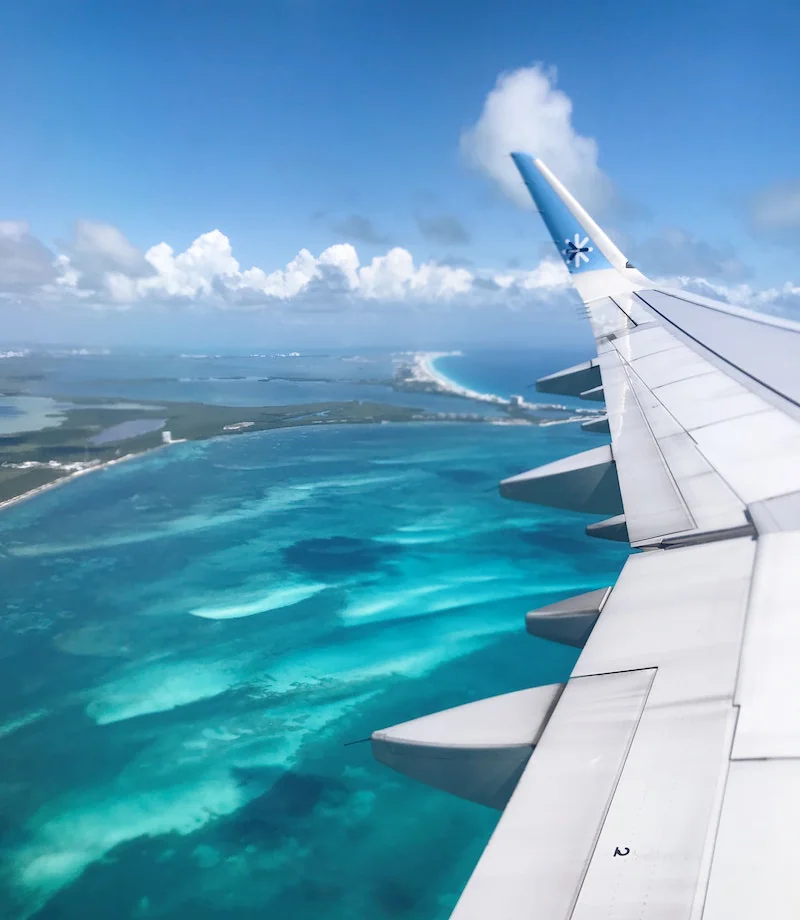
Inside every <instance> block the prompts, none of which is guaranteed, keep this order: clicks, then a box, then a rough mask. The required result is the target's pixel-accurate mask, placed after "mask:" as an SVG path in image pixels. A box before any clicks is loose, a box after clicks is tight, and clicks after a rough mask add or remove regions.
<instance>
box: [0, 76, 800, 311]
mask: <svg viewBox="0 0 800 920" xmlns="http://www.w3.org/2000/svg"><path fill="white" fill-rule="evenodd" d="M514 149H522V150H528V151H531V152H534V153H535V154H536V155H537V156H541V157H542V158H543V159H544V160H546V161H547V162H548V164H549V165H551V166H552V168H553V169H554V171H555V172H556V174H557V175H559V177H560V178H562V179H563V180H564V182H565V183H566V184H567V185H568V187H570V188H571V189H572V190H573V191H574V192H575V193H576V195H577V196H578V197H579V198H580V199H582V200H583V201H584V202H586V203H587V205H588V206H589V208H590V210H601V211H602V210H603V209H604V208H605V207H606V206H608V205H609V203H610V202H611V201H612V199H613V186H612V183H611V182H610V180H609V179H608V177H607V176H606V175H605V174H604V173H603V171H602V170H601V169H600V167H599V165H598V147H597V143H596V141H595V140H594V139H593V138H590V137H585V136H583V135H581V134H579V133H578V132H577V131H576V130H575V127H574V126H573V123H572V101H571V99H570V98H569V96H567V94H566V93H564V92H563V91H562V90H560V89H558V88H557V86H556V72H555V70H554V69H552V68H545V67H544V66H543V65H541V64H534V65H533V66H531V67H525V68H520V69H518V70H515V71H512V72H509V73H504V74H501V75H500V76H499V77H498V79H497V82H496V84H495V86H494V87H493V88H492V89H491V90H490V91H489V93H488V94H487V96H486V98H485V100H484V102H483V106H482V110H481V112H480V114H479V116H478V118H477V120H476V121H475V123H474V124H473V125H471V126H469V127H467V128H466V129H465V130H464V131H463V132H462V135H461V138H460V151H461V154H462V156H463V157H464V158H465V160H466V161H467V162H468V163H469V164H470V165H471V166H473V167H475V168H476V169H477V170H479V171H481V172H482V173H484V174H485V176H486V177H488V178H489V179H490V180H491V181H492V182H493V183H494V184H495V185H496V186H498V187H499V188H500V189H502V191H503V192H504V193H505V194H506V195H507V196H508V197H509V198H511V199H512V200H513V201H514V202H515V203H516V204H518V205H520V206H522V207H524V208H526V209H531V208H532V203H531V201H530V199H529V197H528V195H527V192H526V191H525V189H524V186H523V184H522V182H521V180H520V179H519V176H518V174H517V172H516V170H515V168H514V167H513V164H512V162H511V160H510V157H509V156H508V153H509V151H511V150H514ZM790 191H791V192H792V194H788V193H787V190H786V189H767V190H765V192H764V193H763V195H761V196H760V197H759V198H758V199H757V200H756V201H754V202H753V207H752V209H751V214H752V222H753V225H754V227H755V228H756V229H757V230H760V231H764V232H767V231H773V230H775V229H778V230H782V231H785V230H786V228H787V227H791V226H797V225H798V224H800V209H798V206H797V204H798V201H800V199H798V198H797V195H796V189H795V188H794V187H793V188H792V189H791V190H790ZM360 220H362V221H363V220H364V219H363V218H361V219H360ZM367 223H368V224H369V226H368V228H367V229H368V230H369V231H370V234H371V235H372V237H374V239H372V242H373V243H386V239H385V238H383V237H380V238H379V237H377V236H376V235H375V234H376V231H374V229H373V228H372V225H371V223H370V222H369V221H367ZM418 223H419V224H420V229H421V231H422V232H423V235H424V236H426V237H430V238H436V237H437V236H438V238H440V239H444V238H449V239H450V240H455V241H461V242H467V241H468V240H469V236H468V233H467V231H466V230H465V229H464V228H463V227H462V226H461V225H460V224H459V223H458V221H457V219H456V218H450V217H447V218H441V219H438V220H436V221H430V220H429V221H428V222H427V223H425V221H422V222H421V223H420V219H419V218H418ZM352 224H353V219H352V218H351V219H350V221H349V222H347V221H346V222H344V223H343V224H341V225H339V226H338V227H337V230H338V231H339V232H341V233H342V234H343V235H344V234H348V233H350V235H351V237H352V239H358V238H359V237H360V238H361V240H362V241H368V240H367V238H366V237H365V233H366V231H365V229H364V227H363V226H360V228H359V227H354V226H353V225H352ZM356 231H358V232H356ZM656 244H657V245H656ZM649 245H650V250H651V252H657V253H658V255H659V256H660V262H661V264H660V265H659V264H655V263H654V264H653V266H652V267H653V268H654V269H655V270H656V271H661V272H663V273H664V275H666V276H667V277H665V278H661V279H658V280H659V281H660V282H661V283H668V284H671V285H672V286H682V287H686V288H690V289H693V290H696V291H699V292H701V293H705V294H709V295H711V296H714V297H717V298H720V299H723V300H733V301H736V302H738V303H741V304H743V305H747V306H752V307H755V308H756V309H762V310H766V311H770V312H792V310H793V309H796V308H797V306H798V305H800V286H797V285H794V284H792V283H790V282H789V283H786V284H785V285H783V286H781V287H775V288H770V289H768V290H761V291H758V290H755V289H753V288H751V287H750V286H749V285H748V284H746V283H744V280H743V279H744V278H746V277H747V272H746V270H745V269H744V267H743V266H742V265H741V263H740V262H738V260H736V259H735V258H734V257H733V256H732V255H731V254H729V253H725V252H718V251H716V250H714V249H713V248H712V247H709V246H708V245H707V244H703V245H705V249H703V250H702V251H700V250H698V248H697V246H696V245H695V244H694V243H693V242H692V239H691V238H690V237H687V235H685V234H681V233H680V232H679V231H675V232H672V233H667V234H665V235H664V237H662V238H659V239H658V240H657V241H649ZM644 251H647V244H646V245H645V247H644ZM657 261H658V260H656V262H657ZM684 266H685V270H684V273H683V274H681V267H684ZM704 266H707V272H706V276H703V275H702V274H701V273H702V272H703V267H704ZM646 267H647V266H645V269H646ZM686 270H688V271H690V272H695V274H686V273H685V272H686ZM568 289H569V283H568V276H567V274H566V271H565V270H564V269H563V266H562V265H561V263H560V261H559V260H557V259H555V258H544V259H542V260H541V261H540V262H539V263H538V264H537V265H535V266H534V267H533V268H531V269H527V270H522V269H508V268H506V269H495V268H491V267H489V268H473V267H467V265H459V264H445V263H444V262H437V261H418V260H416V259H415V258H414V256H413V254H412V253H411V252H410V251H409V250H408V249H406V248H404V247H402V246H393V247H391V248H388V249H387V250H386V252H385V253H384V254H382V255H377V256H373V257H372V258H371V259H370V260H369V261H364V262H362V260H361V257H360V256H359V254H358V251H357V249H356V246H355V245H354V244H353V242H352V241H351V240H344V241H342V242H339V243H336V244H334V245H332V246H328V247H327V248H326V249H324V251H322V252H320V253H319V254H318V255H314V254H313V253H312V252H310V251H309V250H308V249H307V248H301V249H300V250H299V252H298V253H297V255H296V256H295V257H294V258H293V259H292V260H291V261H289V262H288V263H287V264H286V265H283V266H279V267H267V268H262V267H259V266H251V267H249V268H243V267H242V265H241V264H240V263H239V261H238V260H237V258H236V257H235V255H234V252H233V247H232V244H231V241H230V240H229V238H228V237H227V236H226V235H225V234H224V233H223V232H222V231H220V230H219V229H213V230H211V231H209V232H205V233H201V234H200V235H199V236H197V238H196V239H195V240H194V241H193V242H192V243H191V244H190V245H189V246H188V247H187V248H186V249H185V250H183V251H182V252H176V251H175V250H174V248H173V247H172V246H170V245H169V244H168V243H167V242H159V243H156V244H155V245H153V246H151V247H150V248H148V249H147V250H146V251H140V250H139V249H138V248H137V247H135V246H134V245H133V244H132V243H131V242H130V241H129V240H128V239H127V238H126V237H125V235H124V234H123V233H122V231H120V230H119V229H118V228H116V227H114V226H112V225H109V224H103V223H98V222H95V221H89V220H78V221H77V222H76V224H75V228H74V233H73V237H72V239H71V240H69V241H62V242H60V243H59V244H58V246H57V247H56V249H55V250H53V249H50V248H49V247H48V246H46V245H45V244H44V243H43V242H42V241H41V240H39V239H37V238H36V237H35V236H34V235H32V234H31V232H30V228H29V227H28V225H27V224H26V223H25V222H24V221H0V301H5V302H6V305H14V304H41V305H51V306H59V307H61V306H63V307H70V306H71V307H83V308H90V309H93V310H109V311H114V310H117V311H118V310H129V309H131V308H134V307H136V306H137V305H147V304H151V305H152V304H158V305H163V304H170V303H175V302H179V303H180V304H182V305H186V304H189V305H192V304H197V305H200V306H203V307H205V308H208V307H212V308H222V309H238V310H251V311H252V310H258V309H269V308H271V307H272V308H278V309H286V308H292V309H297V310H299V311H320V312H331V311H338V310H346V309H350V308H357V309H365V308H379V307H380V306H381V305H386V304H388V305H395V306H396V305H400V304H415V305H420V304H422V305H425V304H436V303H442V302H447V303H453V304H463V305H464V306H467V307H474V308H481V307H492V308H495V307H498V306H502V307H507V308H511V309H520V308H524V307H526V306H530V305H536V304H542V303H550V302H552V301H553V300H559V299H563V298H565V297H566V292H567V290H568Z"/></svg>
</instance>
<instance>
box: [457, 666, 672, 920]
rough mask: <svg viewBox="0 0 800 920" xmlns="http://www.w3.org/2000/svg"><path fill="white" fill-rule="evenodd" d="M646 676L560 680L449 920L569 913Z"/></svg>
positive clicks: (547, 918) (514, 919)
mask: <svg viewBox="0 0 800 920" xmlns="http://www.w3.org/2000/svg"><path fill="white" fill-rule="evenodd" d="M654 674H655V671H654V670H640V671H632V672H628V673H624V674H603V675H599V676H592V677H582V678H575V679H572V680H570V681H569V683H568V684H567V686H566V689H565V690H564V693H563V694H562V696H561V699H560V700H559V703H558V705H557V706H556V709H555V711H554V713H553V715H552V717H551V719H550V722H549V723H548V725H547V728H546V729H545V731H544V734H543V736H542V740H541V741H540V743H539V745H538V747H537V750H536V752H535V755H534V756H533V757H532V758H531V760H530V763H529V764H528V766H527V767H526V769H525V772H524V773H523V774H522V778H521V779H520V781H519V784H518V785H517V788H516V789H515V791H514V794H513V795H512V796H511V800H510V801H509V804H508V805H507V806H506V809H505V811H504V812H503V815H502V817H501V818H500V821H499V823H498V825H497V828H496V829H495V832H494V834H492V837H491V840H490V841H489V844H488V846H487V847H486V849H485V850H484V852H483V856H482V857H481V859H480V861H479V863H478V865H477V867H476V868H475V871H474V872H473V873H472V876H471V878H470V880H469V882H468V883H467V887H466V888H465V889H464V892H463V894H462V895H461V898H460V899H459V901H458V904H457V905H456V908H455V911H454V912H453V914H452V918H453V920H486V918H487V917H502V918H503V920H530V918H531V916H536V917H537V918H539V920H556V918H558V920H563V918H565V917H568V916H569V914H570V911H571V908H572V906H573V905H574V903H575V900H576V898H577V896H578V893H579V890H580V886H581V884H582V881H583V876H584V873H585V871H586V866H587V864H588V860H589V858H590V857H591V854H592V851H593V850H594V846H595V842H596V840H597V836H598V834H599V832H600V828H601V826H602V822H603V819H604V817H605V813H606V810H607V809H608V805H609V803H610V801H611V799H612V797H613V795H614V789H615V787H616V784H617V781H618V779H619V775H620V773H621V771H622V768H623V766H624V764H625V758H626V757H627V755H628V750H629V748H630V745H631V741H632V739H633V736H634V733H635V731H636V727H637V725H638V723H639V718H640V716H641V713H642V709H643V707H644V704H645V700H646V699H647V694H648V693H649V691H650V686H651V684H652V681H653V676H654Z"/></svg>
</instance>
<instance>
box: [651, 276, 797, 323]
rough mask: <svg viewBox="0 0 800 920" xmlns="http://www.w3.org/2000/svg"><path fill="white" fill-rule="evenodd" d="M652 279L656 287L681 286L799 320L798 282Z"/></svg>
mask: <svg viewBox="0 0 800 920" xmlns="http://www.w3.org/2000/svg"><path fill="white" fill-rule="evenodd" d="M653 281H654V284H655V285H656V287H667V288H670V287H671V288H682V289H683V290H685V291H693V292H694V293H695V294H700V295H701V296H703V297H710V298H712V299H713V300H721V301H723V302H724V303H729V304H732V305H733V306H736V307H744V308H745V309H748V310H755V311H757V312H758V313H768V314H771V315H773V316H781V317H784V318H786V319H791V320H794V321H795V322H798V321H800V284H795V283H794V282H791V281H787V282H786V283H785V284H782V285H777V286H775V287H771V288H764V289H758V288H754V287H752V286H751V285H749V284H745V283H741V284H725V283H723V282H715V281H711V280H709V279H708V278H704V277H696V276H690V275H682V276H678V277H674V276H673V277H668V278H654V279H653Z"/></svg>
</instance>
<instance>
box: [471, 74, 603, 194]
mask: <svg viewBox="0 0 800 920" xmlns="http://www.w3.org/2000/svg"><path fill="white" fill-rule="evenodd" d="M515 150H520V151H523V152H527V153H531V154H533V155H534V156H537V157H541V158H542V160H544V161H545V162H546V163H547V165H548V166H549V167H550V168H551V169H552V170H553V172H554V173H555V174H556V175H557V176H558V178H559V179H561V181H562V182H563V183H564V184H565V185H566V186H567V187H568V188H569V189H570V191H572V192H573V193H574V194H575V195H576V196H577V197H578V198H579V199H580V200H581V201H582V202H583V203H585V204H586V205H587V207H589V208H594V209H600V210H602V209H603V208H605V207H606V206H607V205H608V204H609V203H610V201H611V198H612V186H611V183H610V181H609V180H608V178H607V177H606V175H605V174H604V173H603V172H602V171H601V170H600V168H599V166H598V165H597V144H596V142H595V141H594V139H593V138H590V137H584V136H582V135H581V134H578V133H577V132H576V130H575V128H574V127H573V125H572V100H571V99H570V98H569V96H567V95H566V93H564V92H563V91H562V90H560V89H556V71H555V70H554V69H545V67H544V66H543V65H542V64H534V65H533V66H532V67H523V68H521V69H519V70H515V71H512V72H511V73H505V74H501V76H500V77H499V78H498V80H497V83H496V85H495V87H494V89H492V90H491V92H490V93H489V94H488V95H487V97H486V99H485V101H484V104H483V110H482V111H481V114H480V117H479V118H478V120H477V122H476V123H475V124H474V125H473V126H472V127H470V128H468V129H466V130H465V131H464V132H463V133H462V135H461V151H462V154H463V155H464V156H465V158H466V159H467V162H469V163H470V164H471V165H472V166H474V167H476V168H477V169H480V170H482V171H483V172H485V173H486V174H487V175H488V176H489V177H490V178H491V179H493V180H494V181H495V182H496V183H497V184H498V185H499V186H500V188H502V190H503V191H504V192H505V193H506V194H507V195H508V196H509V197H510V198H511V199H512V200H513V201H515V202H517V204H519V205H521V206H522V207H525V208H532V207H533V205H532V202H531V200H530V197H529V195H528V193H527V191H526V190H525V187H524V185H523V184H522V180H521V179H520V177H519V175H518V173H517V170H516V167H515V166H514V164H513V163H512V161H511V158H510V156H509V154H510V153H511V152H512V151H515Z"/></svg>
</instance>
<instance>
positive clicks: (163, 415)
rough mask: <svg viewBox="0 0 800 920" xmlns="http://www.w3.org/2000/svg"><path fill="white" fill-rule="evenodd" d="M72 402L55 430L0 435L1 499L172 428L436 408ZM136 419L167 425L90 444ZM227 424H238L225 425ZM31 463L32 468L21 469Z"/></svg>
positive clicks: (306, 421) (144, 446)
mask: <svg viewBox="0 0 800 920" xmlns="http://www.w3.org/2000/svg"><path fill="white" fill-rule="evenodd" d="M69 401H70V402H71V403H72V405H73V406H75V408H72V409H68V410H66V411H65V413H64V414H65V416H66V418H65V419H64V421H63V423H62V424H61V425H59V426H58V427H57V428H44V429H42V430H41V431H27V432H20V433H18V434H13V435H4V436H0V457H1V458H2V462H0V502H3V501H7V500H9V499H12V498H15V497H17V496H20V495H23V494H25V493H26V492H29V491H31V490H33V489H37V488H39V487H41V486H43V485H47V484H48V483H52V482H55V481H56V480H58V479H62V478H64V477H65V476H69V475H70V474H72V473H74V472H76V470H77V469H79V468H80V467H74V466H72V465H73V464H80V465H84V464H98V463H107V462H109V461H111V460H114V459H115V458H117V457H121V456H126V455H130V454H139V453H142V452H143V451H146V450H152V449H153V448H155V447H159V446H161V445H162V444H163V437H162V434H163V432H165V431H168V432H169V433H170V437H171V438H172V440H184V439H185V440H201V439H204V438H212V437H216V436H218V435H226V436H233V435H237V434H244V433H247V432H251V431H264V430H266V429H270V428H289V427H294V426H298V425H330V424H367V423H375V422H409V421H416V420H419V421H428V420H430V421H433V420H436V419H437V418H439V416H438V415H437V414H435V413H425V412H422V411H420V410H419V409H413V408H408V407H405V406H387V405H383V404H381V403H372V402H320V403H308V404H305V405H295V406H256V407H252V406H212V405H207V404H205V403H170V402H164V401H159V402H158V403H156V402H153V403H142V401H140V400H137V401H136V405H137V406H138V408H135V407H131V408H130V409H126V408H104V407H103V404H109V405H110V404H113V405H115V406H120V404H121V403H123V402H125V401H126V400H121V399H117V398H114V399H111V398H109V399H98V398H95V397H93V398H91V399H86V400H80V399H75V398H70V399H69ZM82 402H85V403H87V404H89V405H87V408H81V403H82ZM143 405H144V406H147V408H143ZM135 419H166V422H165V424H164V427H163V429H161V430H160V431H151V432H148V433H147V434H141V435H136V436H135V437H130V438H125V439H124V440H121V441H116V442H112V443H106V444H92V439H93V438H94V437H95V436H96V435H98V434H100V432H102V431H105V429H107V428H111V427H112V426H114V425H118V424H120V423H121V422H126V421H133V420H135ZM242 423H248V424H242ZM227 426H241V427H236V428H228V429H227V430H226V427H227ZM31 463H34V464H37V465H36V466H27V467H21V466H20V464H31ZM38 464H53V465H48V466H39V465H38ZM56 464H57V465H56ZM70 467H71V468H70Z"/></svg>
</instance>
